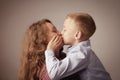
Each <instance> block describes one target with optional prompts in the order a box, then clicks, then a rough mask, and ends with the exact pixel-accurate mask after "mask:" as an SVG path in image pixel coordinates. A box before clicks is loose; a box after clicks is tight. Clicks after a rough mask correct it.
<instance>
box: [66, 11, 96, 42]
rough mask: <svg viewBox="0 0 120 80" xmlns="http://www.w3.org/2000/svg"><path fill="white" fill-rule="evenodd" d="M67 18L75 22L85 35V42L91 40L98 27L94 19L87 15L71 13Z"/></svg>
mask: <svg viewBox="0 0 120 80" xmlns="http://www.w3.org/2000/svg"><path fill="white" fill-rule="evenodd" d="M67 18H71V19H73V20H74V21H75V23H76V25H77V26H78V29H79V30H80V31H81V32H82V34H83V40H87V39H89V38H90V37H91V36H92V35H93V34H94V32H95V30H96V25H95V22H94V20H93V18H92V17H91V16H90V15H89V14H87V13H70V14H68V15H67Z"/></svg>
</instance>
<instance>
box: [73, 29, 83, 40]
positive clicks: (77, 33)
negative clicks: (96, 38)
mask: <svg viewBox="0 0 120 80" xmlns="http://www.w3.org/2000/svg"><path fill="white" fill-rule="evenodd" d="M74 36H75V39H76V40H80V39H81V38H82V32H81V31H78V32H76V33H75V35H74Z"/></svg>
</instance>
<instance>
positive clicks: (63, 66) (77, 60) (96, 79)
mask: <svg viewBox="0 0 120 80" xmlns="http://www.w3.org/2000/svg"><path fill="white" fill-rule="evenodd" d="M95 30H96V25H95V22H94V20H93V19H92V17H91V16H90V15H89V14H86V13H73V14H69V15H68V16H67V18H66V20H65V22H64V28H63V30H62V37H63V40H64V44H65V45H71V46H72V47H71V48H69V49H68V52H67V56H66V57H65V58H64V59H62V60H58V59H57V58H56V57H55V53H54V51H55V50H57V49H58V48H59V47H61V44H62V38H61V37H59V36H55V37H54V38H53V39H52V40H51V41H50V42H49V44H48V46H47V50H46V51H45V57H46V67H47V71H48V74H49V76H50V78H51V79H52V80H59V79H62V78H64V77H67V76H70V75H73V74H77V75H79V77H80V80H111V78H110V76H109V74H108V73H107V72H106V70H105V69H104V67H103V65H102V63H101V62H100V60H99V59H98V57H97V56H96V55H95V53H94V52H93V51H92V49H91V47H90V41H89V38H90V37H91V36H92V35H93V34H94V32H95ZM73 80H74V79H73Z"/></svg>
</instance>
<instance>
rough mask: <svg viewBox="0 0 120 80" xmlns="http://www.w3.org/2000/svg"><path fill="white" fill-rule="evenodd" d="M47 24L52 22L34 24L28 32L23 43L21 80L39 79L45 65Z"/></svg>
mask: <svg viewBox="0 0 120 80" xmlns="http://www.w3.org/2000/svg"><path fill="white" fill-rule="evenodd" d="M46 23H51V21H50V20H48V19H43V20H41V21H38V22H36V23H33V24H32V25H31V26H30V27H29V28H28V29H27V31H26V34H25V37H24V41H23V51H22V58H21V66H20V72H19V80H38V79H39V73H40V70H41V67H42V65H43V64H45V54H44V51H45V50H46V47H47V44H48V42H47V35H48V33H47V30H48V28H47V27H46Z"/></svg>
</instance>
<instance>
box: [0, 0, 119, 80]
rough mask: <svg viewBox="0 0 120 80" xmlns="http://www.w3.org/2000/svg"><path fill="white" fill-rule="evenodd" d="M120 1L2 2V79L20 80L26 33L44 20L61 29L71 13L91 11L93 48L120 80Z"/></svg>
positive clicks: (0, 49) (0, 74) (0, 51)
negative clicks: (35, 23)
mask: <svg viewBox="0 0 120 80" xmlns="http://www.w3.org/2000/svg"><path fill="white" fill-rule="evenodd" d="M119 3H120V1H119V0H118V1H117V0H0V80H17V79H18V68H19V64H20V56H21V43H22V39H23V35H24V32H25V30H26V29H27V28H28V26H29V25H31V24H32V23H33V22H36V21H38V20H40V19H42V18H48V19H50V20H51V21H52V22H53V23H54V24H55V25H56V27H57V28H58V29H59V30H61V29H62V26H63V22H64V19H65V16H66V15H67V14H68V13H70V12H87V13H89V14H90V15H91V16H92V17H93V18H94V20H95V22H96V25H97V31H96V33H95V34H94V36H93V37H92V38H91V42H92V48H93V50H94V51H95V52H96V54H97V56H98V57H99V58H100V60H101V61H102V62H103V64H104V66H105V68H106V70H107V71H108V72H109V73H110V75H111V77H112V79H113V80H120V75H119V70H120V69H119V68H120V64H119V61H120V42H119V41H120V37H119V34H120V31H119V30H120V16H119V14H120V9H119V8H120V6H119Z"/></svg>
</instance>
